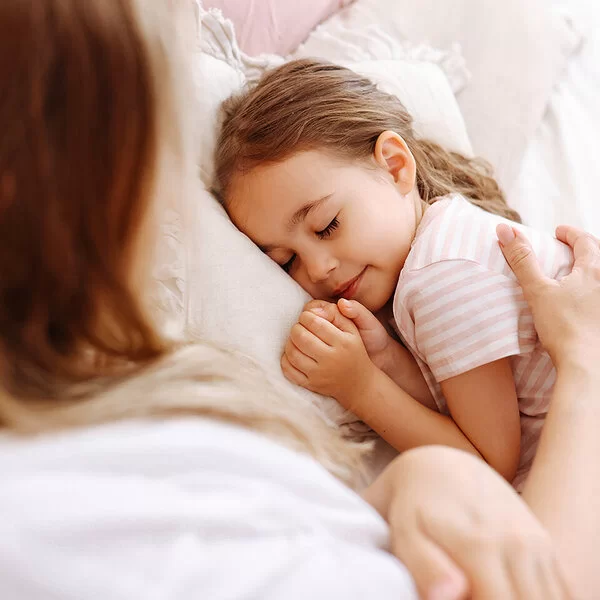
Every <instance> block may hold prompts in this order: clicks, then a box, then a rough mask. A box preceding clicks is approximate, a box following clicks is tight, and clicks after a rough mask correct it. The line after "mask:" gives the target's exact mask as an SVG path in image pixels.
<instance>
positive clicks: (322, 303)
mask: <svg viewBox="0 0 600 600" xmlns="http://www.w3.org/2000/svg"><path fill="white" fill-rule="evenodd" d="M313 308H320V309H322V310H324V311H325V312H326V313H327V314H328V316H329V311H330V310H331V309H332V308H333V309H335V304H333V303H331V302H327V300H317V299H313V300H311V301H310V302H307V303H306V304H305V305H304V308H303V309H302V310H312V309H313ZM331 315H332V316H333V312H331ZM328 320H329V321H330V320H331V319H328Z"/></svg>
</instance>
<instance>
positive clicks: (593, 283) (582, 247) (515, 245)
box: [497, 224, 600, 368]
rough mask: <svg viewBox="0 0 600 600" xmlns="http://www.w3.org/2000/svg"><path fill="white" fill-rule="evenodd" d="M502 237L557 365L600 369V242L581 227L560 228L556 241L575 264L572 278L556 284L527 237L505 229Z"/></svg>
mask: <svg viewBox="0 0 600 600" xmlns="http://www.w3.org/2000/svg"><path fill="white" fill-rule="evenodd" d="M497 234H498V239H499V240H500V246H501V248H502V252H503V253H504V257H505V258H506V261H507V262H508V264H509V265H510V267H511V268H512V270H513V272H514V274H515V275H516V277H517V279H518V280H519V283H520V284H521V287H522V288H523V292H524V294H525V299H526V300H527V302H528V304H529V306H530V307H531V311H532V313H533V318H534V322H535V328H536V331H537V333H538V335H539V337H540V340H541V342H542V344H543V345H544V348H545V349H546V350H547V351H548V353H549V354H550V356H551V357H552V360H553V362H554V364H555V365H556V366H557V368H560V367H561V365H562V364H564V363H566V362H570V363H571V364H577V365H580V366H586V365H588V366H590V367H593V368H595V366H596V365H597V363H598V360H599V359H600V242H599V241H598V240H597V239H596V238H594V237H593V236H591V235H589V234H587V233H585V232H584V231H581V230H580V229H576V228H575V227H566V226H564V225H563V226H561V227H558V228H557V229H556V237H557V238H558V239H559V240H560V241H561V242H564V243H565V244H568V245H569V246H571V248H572V249H573V254H574V258H575V262H574V264H573V271H572V272H571V273H570V274H569V275H567V276H566V277H564V278H563V279H561V280H560V281H555V280H554V279H550V278H548V277H546V276H545V275H544V273H543V272H542V270H541V268H540V266H539V264H538V261H537V259H536V257H535V254H534V253H533V249H532V248H531V245H530V244H529V242H528V241H527V239H526V238H525V237H524V236H523V234H522V233H520V232H519V231H517V230H516V229H514V228H512V227H509V226H508V225H505V224H502V225H499V226H498V228H497Z"/></svg>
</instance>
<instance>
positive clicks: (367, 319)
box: [337, 298, 383, 331]
mask: <svg viewBox="0 0 600 600" xmlns="http://www.w3.org/2000/svg"><path fill="white" fill-rule="evenodd" d="M337 305H338V308H339V309H340V312H341V313H342V314H343V315H344V316H345V317H348V318H349V319H352V320H353V321H354V324H355V325H356V326H357V327H358V328H359V329H360V330H361V331H369V330H371V329H380V328H381V327H383V325H382V324H381V323H380V322H379V321H378V319H377V317H376V316H375V315H374V314H373V313H372V312H371V311H370V310H369V309H368V308H366V307H364V306H363V305H362V304H361V303H360V302H357V301H356V300H345V299H344V298H342V299H341V300H339V301H338V304H337Z"/></svg>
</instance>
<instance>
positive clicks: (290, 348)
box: [284, 339, 317, 377]
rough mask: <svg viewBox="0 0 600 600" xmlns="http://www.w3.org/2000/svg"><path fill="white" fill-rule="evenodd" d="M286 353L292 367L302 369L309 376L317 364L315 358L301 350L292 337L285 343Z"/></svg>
mask: <svg viewBox="0 0 600 600" xmlns="http://www.w3.org/2000/svg"><path fill="white" fill-rule="evenodd" d="M284 354H285V356H286V357H287V359H288V360H289V361H290V364H291V365H292V367H294V368H295V369H298V371H300V372H301V373H303V374H304V375H306V376H307V377H308V376H309V375H310V372H311V371H312V370H313V369H314V368H315V366H316V365H317V362H316V361H315V359H314V358H311V357H310V356H307V355H306V354H305V353H304V352H302V350H300V349H299V348H298V347H297V346H296V345H295V344H294V342H293V341H292V340H291V339H288V341H287V343H286V345H285V350H284Z"/></svg>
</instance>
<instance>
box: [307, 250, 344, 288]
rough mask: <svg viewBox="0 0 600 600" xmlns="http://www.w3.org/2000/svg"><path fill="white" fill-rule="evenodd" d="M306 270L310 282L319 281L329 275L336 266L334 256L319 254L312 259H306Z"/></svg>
mask: <svg viewBox="0 0 600 600" xmlns="http://www.w3.org/2000/svg"><path fill="white" fill-rule="evenodd" d="M305 264H306V271H307V273H308V278H309V279H310V280H311V282H312V283H321V282H323V281H325V280H326V279H327V277H329V274H330V273H331V272H332V271H333V270H334V269H335V267H336V266H337V261H336V260H335V258H334V257H333V256H331V255H329V254H325V253H322V254H319V255H317V256H314V257H313V258H312V260H309V261H306V263H305Z"/></svg>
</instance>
